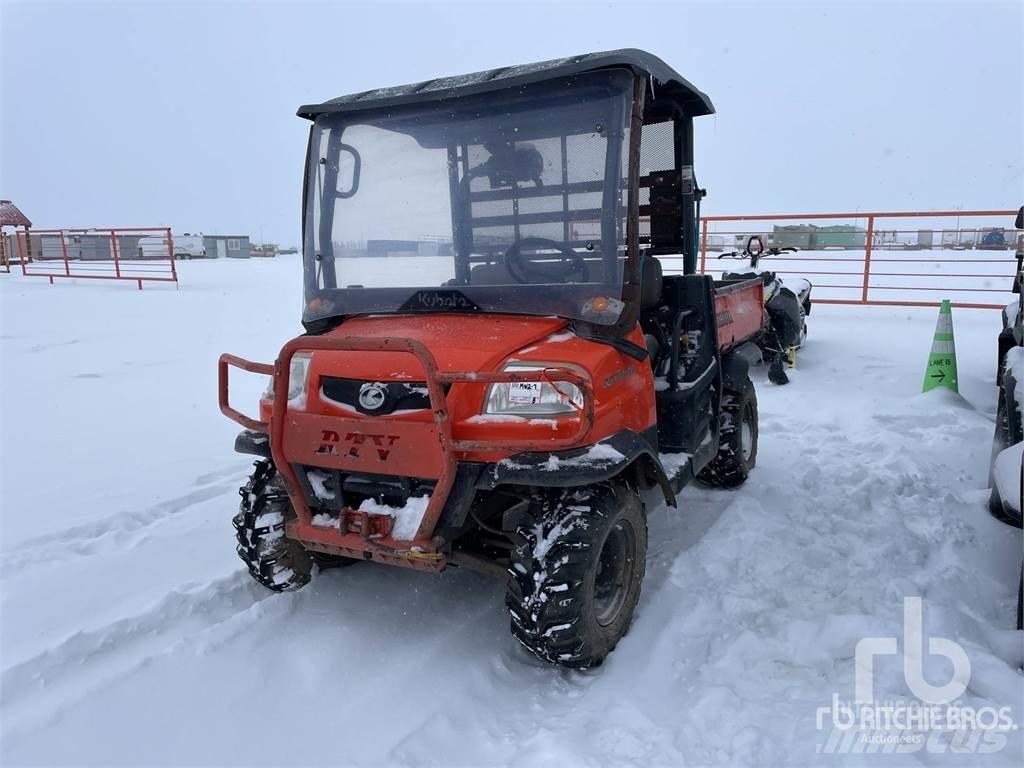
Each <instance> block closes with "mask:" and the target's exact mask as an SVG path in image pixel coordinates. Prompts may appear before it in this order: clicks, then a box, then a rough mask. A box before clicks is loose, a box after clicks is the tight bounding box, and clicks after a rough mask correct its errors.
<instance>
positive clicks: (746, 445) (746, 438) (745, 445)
mask: <svg viewBox="0 0 1024 768" xmlns="http://www.w3.org/2000/svg"><path fill="white" fill-rule="evenodd" d="M752 421H753V418H752V414H751V412H750V406H749V405H748V406H747V407H746V408H744V409H743V421H742V423H741V424H740V453H742V454H743V460H744V461H750V456H751V454H752V453H753V451H754V425H753V424H752V423H751V422H752Z"/></svg>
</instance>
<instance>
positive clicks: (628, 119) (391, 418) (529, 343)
mask: <svg viewBox="0 0 1024 768" xmlns="http://www.w3.org/2000/svg"><path fill="white" fill-rule="evenodd" d="M713 111H714V110H713V107H712V105H711V102H710V100H709V99H708V97H707V96H705V95H704V94H703V93H701V92H700V91H698V90H697V89H696V88H694V87H693V86H692V85H690V84H689V83H688V82H687V81H686V80H684V79H683V78H682V77H681V76H680V75H679V74H678V73H676V72H675V71H673V70H672V69H670V68H669V67H668V66H667V65H666V64H665V63H664V62H662V61H661V60H660V59H657V58H656V57H654V56H651V55H650V54H648V53H644V52H642V51H636V50H625V51H614V52H609V53H595V54H587V55H583V56H577V57H573V58H568V59H562V60H559V61H552V62H545V63H540V64H533V65H529V66H525V67H511V68H504V69H498V70H494V71H490V72H480V73H475V74H471V75H467V76H465V77H461V78H460V77H456V78H443V79H440V80H434V81H429V82H425V83H418V84H415V85H408V86H401V87H397V88H386V89H382V90H379V91H370V92H366V93H360V94H356V95H353V96H343V97H341V98H338V99H334V100H332V101H328V102H325V103H323V104H317V105H312V106H306V107H302V108H301V109H300V110H299V114H300V115H301V116H303V117H305V118H308V119H309V120H311V121H312V130H311V132H310V141H309V148H308V159H307V165H306V186H305V199H304V204H303V221H304V248H303V258H304V267H305V280H304V287H305V309H304V313H303V318H302V319H303V325H304V326H305V329H306V332H305V334H303V335H301V336H299V337H298V338H295V339H293V340H291V341H289V342H288V343H287V344H285V346H284V348H283V349H282V350H281V353H280V355H279V356H278V358H277V361H276V363H275V364H274V365H266V364H259V363H253V362H249V361H247V360H242V359H240V358H237V357H234V356H231V355H223V356H222V357H221V359H220V364H219V376H220V407H221V410H222V411H223V412H224V413H225V414H226V415H228V416H229V417H230V418H232V419H234V420H235V421H237V422H239V423H240V424H242V425H243V426H245V427H246V430H245V431H243V432H242V433H241V434H240V435H239V436H238V439H237V441H236V444H235V448H236V450H238V451H240V452H243V453H250V454H255V455H256V456H258V457H259V461H258V462H257V465H256V471H255V472H254V474H253V476H252V479H251V480H250V482H249V483H248V484H247V485H246V486H245V487H244V488H243V489H242V491H241V495H242V502H241V509H240V511H239V513H238V515H236V517H235V519H234V524H235V528H236V530H237V538H238V554H239V556H240V557H241V559H242V561H243V562H244V563H245V564H246V566H247V567H248V568H249V571H250V572H251V573H252V575H253V577H254V578H255V579H256V580H257V581H259V582H260V583H261V584H263V585H264V586H266V587H267V588H268V589H272V590H276V591H281V590H290V589H297V588H299V587H301V586H303V585H304V584H305V583H307V582H308V581H309V579H310V576H311V573H312V571H313V569H314V566H315V565H318V564H321V565H325V564H331V563H344V562H351V561H353V560H369V561H374V562H377V563H386V564H389V565H399V566H405V567H410V568H416V569H420V570H426V571H435V572H436V571H441V570H443V569H445V568H447V567H449V566H459V567H465V568H470V569H474V570H478V571H481V572H483V573H488V574H493V575H495V576H497V577H499V578H501V579H502V580H503V581H504V582H505V583H506V585H507V591H506V598H505V602H506V606H507V608H508V611H509V614H510V616H511V625H512V633H513V634H514V635H515V637H516V638H517V639H518V640H519V641H520V642H521V643H522V644H523V645H524V646H525V647H526V648H528V649H529V650H530V651H531V652H532V653H534V654H536V655H537V656H538V657H540V658H541V659H544V660H547V661H549V662H553V663H556V664H563V665H567V666H571V667H581V668H583V667H590V666H593V665H596V664H599V663H600V662H601V661H602V660H603V659H604V658H605V657H606V656H607V655H608V654H609V653H610V652H611V651H612V649H613V648H615V646H616V644H617V643H618V642H619V640H620V639H621V638H622V636H623V635H624V634H625V633H626V630H627V629H628V627H629V624H630V622H631V620H632V617H633V611H634V608H635V607H636V604H637V601H638V600H639V597H640V587H641V583H642V582H643V577H644V570H645V567H646V555H647V542H648V529H647V521H646V510H645V506H644V503H643V501H642V499H641V492H642V491H643V490H644V489H647V488H658V489H660V490H661V493H662V494H663V496H664V498H665V501H666V502H667V503H668V504H669V505H673V506H674V505H676V503H677V498H678V493H679V491H680V489H681V488H682V487H683V486H684V485H686V484H687V483H688V482H689V481H691V480H693V479H695V478H697V479H700V480H701V481H702V482H704V483H706V484H708V485H712V486H721V487H733V486H737V485H739V484H740V483H742V482H744V480H746V478H747V476H748V474H749V473H750V471H751V470H752V469H753V467H754V465H755V462H756V460H757V398H756V396H755V393H754V387H753V384H752V383H751V381H750V377H749V375H748V368H747V362H746V360H745V359H744V357H742V356H741V355H739V354H737V353H736V349H737V347H738V346H739V345H741V344H743V343H744V342H745V341H747V340H748V339H750V338H752V337H754V336H756V335H757V334H759V333H760V330H761V315H762V305H763V288H764V284H763V282H762V281H760V280H749V281H745V282H739V283H736V284H732V285H729V286H727V287H723V288H721V289H720V290H719V289H716V286H715V284H714V283H713V281H712V280H711V278H710V277H708V276H705V275H699V274H696V261H697V259H696V256H697V206H698V201H699V200H700V198H701V197H702V196H703V194H704V193H703V190H700V189H698V187H697V186H696V184H695V180H694V175H693V145H692V143H691V142H692V136H693V132H692V120H693V118H694V117H696V116H700V115H707V114H711V113H712V112H713ZM665 137H668V141H667V142H666V141H665ZM641 154H643V156H644V166H643V167H644V171H643V174H642V175H641V170H640V169H641V165H640V157H641ZM651 168H655V169H658V170H654V171H651V170H649V169H651ZM623 169H625V170H626V173H623ZM641 190H645V192H644V199H645V200H646V201H649V202H645V203H644V204H643V205H641V204H640V200H641V194H640V192H641ZM626 201H628V203H627V202H626ZM641 217H643V225H644V230H643V234H641V232H642V230H641ZM662 254H666V255H668V254H672V255H678V254H682V255H683V257H684V258H683V260H684V264H685V269H684V274H682V275H673V276H663V275H662V268H661V263H660V262H659V260H658V256H659V255H662ZM232 366H233V367H239V368H242V369H244V370H247V371H254V372H257V373H263V374H267V375H269V376H271V377H272V382H271V386H270V388H269V389H268V390H267V392H266V394H265V396H264V397H263V399H262V400H261V401H260V404H259V417H258V418H249V417H247V416H244V415H243V414H241V413H239V412H238V411H236V410H234V409H233V408H232V407H231V405H230V404H229V397H228V370H229V367H232Z"/></svg>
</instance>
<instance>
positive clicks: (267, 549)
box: [232, 460, 313, 592]
mask: <svg viewBox="0 0 1024 768" xmlns="http://www.w3.org/2000/svg"><path fill="white" fill-rule="evenodd" d="M239 493H240V494H241V496H242V503H241V504H240V505H239V509H238V514H237V515H235V517H234V519H233V520H232V523H233V524H234V526H235V538H236V539H237V541H238V544H237V546H236V548H235V549H236V551H237V552H238V556H239V557H240V558H241V560H242V562H243V563H245V565H246V567H247V568H248V569H249V573H250V574H252V577H253V578H254V579H256V581H258V582H259V583H260V584H262V585H263V586H264V587H266V588H267V589H269V590H272V591H274V592H287V591H290V590H295V589H299V588H300V587H303V586H305V585H306V584H307V583H308V582H309V579H310V576H311V574H312V572H313V556H312V555H311V553H310V552H309V551H308V550H306V548H305V547H303V546H302V545H301V544H300V543H299V542H297V541H293V540H292V539H289V538H287V537H286V536H285V533H284V527H285V522H286V521H287V520H288V519H289V518H291V517H292V516H293V515H294V512H293V510H292V504H291V501H290V500H289V499H288V494H287V492H286V491H285V489H284V487H283V486H282V484H281V480H280V478H279V477H278V475H277V470H276V469H275V468H274V465H273V464H272V463H271V462H269V461H266V460H264V461H258V462H256V469H255V470H254V471H253V473H252V476H251V477H250V478H249V482H248V483H246V484H245V485H244V486H242V488H241V490H240V491H239Z"/></svg>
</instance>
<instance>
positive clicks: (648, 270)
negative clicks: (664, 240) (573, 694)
mask: <svg viewBox="0 0 1024 768" xmlns="http://www.w3.org/2000/svg"><path fill="white" fill-rule="evenodd" d="M661 290H662V270H661V262H660V261H658V260H657V259H656V258H655V257H654V256H652V255H651V252H650V251H649V250H646V249H644V250H642V251H640V311H641V312H644V311H647V310H651V309H654V308H655V307H657V306H658V304H659V303H660V302H661ZM651 330H652V328H651V326H650V325H649V324H648V325H647V327H645V328H644V343H645V344H646V345H647V355H648V357H649V358H650V360H651V365H652V366H653V365H654V364H655V362H656V361H657V359H658V355H659V354H660V353H661V342H660V341H658V337H657V336H655V335H654V334H653V333H651V332H650V331H651Z"/></svg>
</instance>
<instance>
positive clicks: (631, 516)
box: [505, 483, 647, 669]
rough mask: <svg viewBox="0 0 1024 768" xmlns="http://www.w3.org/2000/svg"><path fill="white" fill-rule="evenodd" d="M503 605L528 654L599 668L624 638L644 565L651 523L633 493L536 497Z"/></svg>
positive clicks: (611, 489) (519, 527) (604, 489)
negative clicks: (648, 525) (506, 608)
mask: <svg viewBox="0 0 1024 768" xmlns="http://www.w3.org/2000/svg"><path fill="white" fill-rule="evenodd" d="M515 534H516V539H517V545H516V547H515V549H514V550H513V553H512V560H511V565H510V572H511V575H512V577H513V578H512V579H511V580H510V581H509V587H508V592H507V594H506V598H505V604H506V606H507V607H508V610H509V613H510V614H511V617H512V634H513V635H515V637H516V639H517V640H519V642H520V643H522V644H523V645H524V646H525V647H526V648H527V649H528V650H529V651H530V652H531V653H533V654H534V655H536V656H538V657H539V658H541V659H544V660H545V661H549V662H551V663H553V664H561V665H564V666H568V667H575V668H578V669H586V668H588V667H593V666H597V665H598V664H600V663H601V662H602V661H603V660H604V658H605V657H606V656H607V655H608V654H609V653H611V652H612V650H614V648H615V646H616V645H617V644H618V642H619V640H621V639H622V637H623V636H624V635H625V634H626V631H627V630H628V629H629V625H630V622H631V621H632V620H633V611H634V609H635V608H636V604H637V601H638V600H639V599H640V585H641V583H642V582H643V578H644V571H645V568H646V563H647V521H646V518H645V517H644V512H643V505H642V504H641V502H640V497H639V496H638V495H637V493H636V492H635V491H633V490H632V489H630V488H627V487H626V486H625V485H622V484H619V483H601V484H600V485H596V486H593V487H590V488H575V489H569V490H559V491H552V492H549V493H545V494H543V495H542V496H539V497H538V498H537V499H536V500H535V501H534V503H533V504H532V505H531V508H530V510H529V511H528V512H526V513H524V514H523V515H522V517H521V519H520V520H519V521H517V523H516V529H515Z"/></svg>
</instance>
